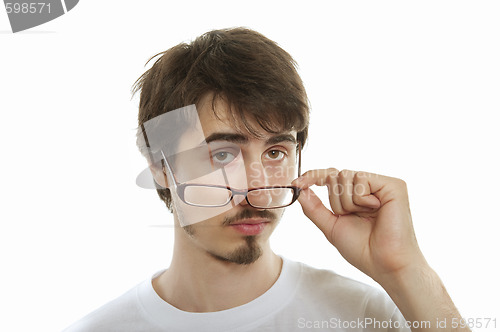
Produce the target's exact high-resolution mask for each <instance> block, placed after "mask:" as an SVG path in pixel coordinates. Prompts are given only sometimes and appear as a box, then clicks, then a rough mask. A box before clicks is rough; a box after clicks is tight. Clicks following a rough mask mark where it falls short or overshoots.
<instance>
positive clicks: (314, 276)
mask: <svg viewBox="0 0 500 332" xmlns="http://www.w3.org/2000/svg"><path fill="white" fill-rule="evenodd" d="M293 264H296V266H297V268H298V269H300V275H301V277H300V284H299V287H298V293H297V296H298V297H299V298H300V299H301V301H304V302H308V303H311V305H314V306H318V305H319V306H321V304H324V305H325V308H328V309H329V310H332V311H334V312H336V313H337V314H341V311H342V312H350V313H354V312H356V313H358V314H363V315H366V316H372V315H375V316H380V315H382V316H391V315H393V314H394V312H396V311H397V308H396V306H395V304H394V303H393V301H392V300H391V298H390V297H389V296H388V295H387V293H386V292H385V291H384V290H383V289H381V288H377V287H373V286H370V285H367V284H365V283H362V282H360V281H357V280H353V279H351V278H347V277H345V276H342V275H339V274H337V273H335V272H333V271H331V270H327V269H318V268H314V267H311V266H309V265H307V264H304V263H300V262H293Z"/></svg>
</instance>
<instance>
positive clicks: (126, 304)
mask: <svg viewBox="0 0 500 332" xmlns="http://www.w3.org/2000/svg"><path fill="white" fill-rule="evenodd" d="M141 285H142V283H141V284H139V285H137V286H135V287H133V288H132V289H130V290H129V291H127V292H126V293H124V294H122V295H121V296H119V297H117V298H116V299H114V300H112V301H110V302H108V303H106V304H104V305H103V306H101V307H100V308H98V309H96V310H94V311H93V312H91V313H89V314H88V315H86V316H84V317H83V318H81V319H80V320H78V321H77V322H75V323H74V324H72V325H71V326H69V327H68V328H66V329H65V330H63V332H89V331H141V330H144V328H143V325H144V322H145V320H144V311H143V310H142V308H141V304H140V301H139V296H138V292H139V290H140V287H141ZM141 325H142V326H141Z"/></svg>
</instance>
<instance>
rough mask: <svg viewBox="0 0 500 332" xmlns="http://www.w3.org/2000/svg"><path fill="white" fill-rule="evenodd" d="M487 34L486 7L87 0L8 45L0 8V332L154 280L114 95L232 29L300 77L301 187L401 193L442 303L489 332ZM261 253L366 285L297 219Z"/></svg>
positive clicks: (152, 197) (132, 151)
mask: <svg viewBox="0 0 500 332" xmlns="http://www.w3.org/2000/svg"><path fill="white" fill-rule="evenodd" d="M499 17H500V5H499V4H498V2H496V1H418V2H417V1H413V2H407V1H351V2H347V1H344V2H333V1H315V2H309V3H308V4H306V2H305V1H303V2H292V1H286V2H281V1H280V2H278V1H252V2H241V4H236V2H231V1H225V2H222V1H198V2H193V1H191V2H188V1H185V2H182V4H181V1H175V2H173V1H119V2H116V1H109V2H108V1H90V0H87V1H80V3H79V4H78V5H77V6H76V7H75V8H74V9H73V10H72V11H70V12H69V13H68V14H66V15H64V16H62V17H60V18H58V19H56V20H54V21H52V22H49V23H47V24H44V25H42V26H39V27H35V28H33V29H31V30H28V31H26V32H21V33H17V34H12V33H11V32H10V26H9V23H8V18H7V14H6V13H5V11H4V10H3V8H1V7H0V94H1V97H0V111H1V120H0V121H1V122H0V123H1V130H0V142H1V143H0V144H1V154H2V158H1V164H0V165H1V166H0V167H1V172H0V180H1V182H0V193H1V203H0V204H1V208H0V221H1V226H0V227H1V228H0V255H1V273H0V306H1V307H0V312H1V318H0V330H1V331H58V330H61V329H62V328H63V327H65V326H67V325H68V324H70V323H71V322H73V321H75V320H77V319H78V318H80V317H81V316H83V315H85V314H86V313H88V312H89V311H91V310H93V309H95V308H97V307H98V306H100V305H102V304H103V303H105V302H106V301H108V300H111V299H112V298H114V297H116V296H118V295H120V294H122V293H123V292H125V291H126V290H128V289H129V288H130V287H132V286H134V285H135V284H137V283H139V282H140V281H142V280H143V279H145V278H148V277H149V276H150V275H151V274H152V273H153V272H155V271H157V270H159V269H161V268H164V267H166V266H168V264H169V261H170V257H171V248H172V241H173V236H172V235H173V228H172V227H171V225H172V217H171V215H170V214H169V213H168V211H167V210H166V208H165V207H164V206H163V205H162V202H161V201H160V200H159V198H158V197H157V195H156V193H155V192H154V191H153V190H146V189H141V188H139V187H137V186H136V185H135V177H136V175H137V174H138V173H139V172H140V171H142V170H143V169H144V167H145V166H146V164H145V161H144V160H143V159H142V157H141V155H140V154H139V152H138V151H137V150H136V147H135V136H134V135H135V128H136V126H137V123H136V117H137V104H138V98H134V99H132V100H131V95H130V88H131V85H132V84H133V83H134V81H135V79H137V78H138V77H139V76H140V75H141V74H142V73H143V71H144V70H145V67H144V64H145V62H146V61H147V60H148V59H149V57H151V56H152V55H154V54H156V53H158V52H160V51H163V50H165V49H167V48H169V47H171V46H174V45H176V44H178V43H180V42H182V41H189V40H191V39H194V38H195V37H196V36H198V35H200V34H201V33H203V32H206V31H208V30H210V29H213V28H224V27H232V26H247V27H250V28H252V29H255V30H257V31H259V32H261V33H263V34H264V35H266V36H267V37H269V38H271V39H273V40H275V41H277V42H278V43H279V44H280V45H281V46H282V47H283V48H284V49H286V50H287V51H288V52H289V53H291V54H292V56H294V57H295V59H296V60H297V62H298V63H299V66H300V68H299V70H300V74H301V75H302V78H303V80H304V83H305V85H306V88H307V90H308V94H309V98H310V101H311V106H312V117H311V126H310V133H311V134H310V141H309V143H308V145H307V146H306V149H305V153H304V156H303V157H304V158H303V169H304V171H305V170H307V169H313V168H323V167H336V168H338V169H344V168H347V169H355V170H365V171H369V172H375V173H380V174H384V175H390V176H395V177H400V178H403V179H404V180H405V181H406V182H407V183H408V187H409V194H410V201H411V207H412V212H413V220H414V224H415V229H416V233H417V238H418V239H419V243H420V246H421V248H422V251H423V252H424V254H425V255H426V257H427V259H428V261H429V262H430V264H431V265H432V266H433V267H434V269H435V270H436V271H437V272H438V273H439V275H440V276H441V278H442V279H443V281H444V282H445V284H446V286H447V289H448V291H449V293H450V294H451V296H452V298H453V299H454V301H455V304H456V305H457V306H458V308H459V309H460V311H461V313H462V314H463V316H465V317H471V318H480V317H491V318H496V319H497V326H500V312H498V303H497V300H498V296H499V295H500V294H499V287H498V280H499V279H500V273H499V272H498V271H499V269H498V264H499V263H498V254H499V251H500V245H499V240H498V236H499V231H500V227H499V223H500V217H499V215H498V208H499V199H500V195H499V188H500V181H499V172H500V162H499V158H498V150H499V149H498V143H499V142H500V134H499V131H498V125H499V120H498V117H497V116H496V114H495V113H498V111H499V110H500V101H499V92H500V65H499V63H500V61H499V59H500V45H499V41H500V20H499V19H498V18H499ZM318 189H320V188H318ZM321 189H322V188H321ZM318 191H320V192H321V190H318ZM323 195H324V192H323ZM323 197H324V196H323ZM272 243H273V247H274V249H275V250H276V251H277V252H278V253H280V254H282V255H285V256H287V257H288V258H291V259H296V260H301V261H304V262H306V263H308V264H310V265H313V266H317V267H324V268H329V269H333V270H334V271H336V272H338V273H341V274H345V275H347V276H349V277H351V278H355V279H359V280H362V281H364V282H367V283H370V284H374V282H373V281H372V280H371V279H370V278H368V277H366V276H364V275H362V274H361V273H360V272H358V271H357V270H356V269H355V268H353V267H351V266H350V265H349V264H348V263H346V262H345V261H343V259H342V258H341V257H340V255H339V254H338V253H337V251H336V250H335V249H334V248H333V247H332V246H331V245H330V244H329V243H328V242H327V241H326V240H325V239H324V237H323V235H322V234H321V233H320V232H319V231H318V230H317V229H316V228H315V226H314V225H313V224H312V223H311V222H310V221H309V220H308V219H307V218H306V217H304V216H303V214H302V212H301V209H300V206H299V205H298V204H296V205H294V206H292V207H290V208H289V210H288V211H287V212H286V213H285V217H284V219H283V220H282V222H281V225H280V226H279V227H278V229H277V231H276V233H275V235H274V236H273V242H272ZM476 330H479V331H483V330H484V329H476Z"/></svg>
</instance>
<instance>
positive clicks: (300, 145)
mask: <svg viewBox="0 0 500 332" xmlns="http://www.w3.org/2000/svg"><path fill="white" fill-rule="evenodd" d="M301 163H302V144H301V142H300V141H299V166H298V169H299V175H298V176H300V175H301V169H300V168H301Z"/></svg>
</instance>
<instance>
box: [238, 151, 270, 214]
mask: <svg viewBox="0 0 500 332" xmlns="http://www.w3.org/2000/svg"><path fill="white" fill-rule="evenodd" d="M245 168H246V174H247V188H248V190H251V189H255V188H260V187H266V186H269V177H268V175H267V174H266V169H265V167H264V165H262V162H261V161H260V160H259V161H257V160H253V161H249V163H248V164H247V165H245ZM248 202H250V204H251V205H255V206H261V207H263V206H268V205H269V204H271V202H272V197H271V195H270V193H269V192H266V191H261V190H257V191H250V192H249V193H248V194H247V200H246V201H244V202H243V204H248Z"/></svg>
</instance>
